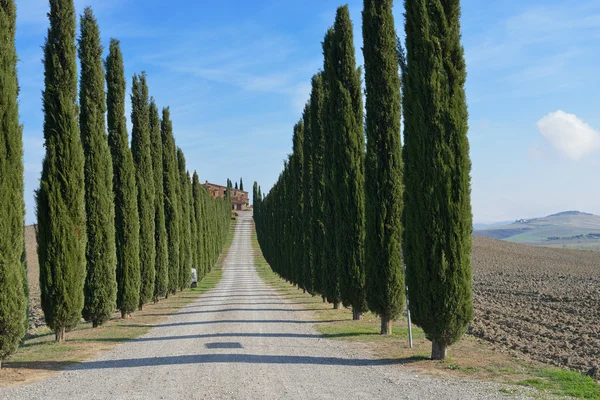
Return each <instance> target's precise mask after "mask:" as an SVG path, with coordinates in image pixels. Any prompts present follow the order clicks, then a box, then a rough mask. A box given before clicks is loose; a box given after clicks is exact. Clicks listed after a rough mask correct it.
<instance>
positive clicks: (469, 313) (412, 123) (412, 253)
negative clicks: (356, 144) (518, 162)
mask: <svg viewBox="0 0 600 400" xmlns="http://www.w3.org/2000/svg"><path fill="white" fill-rule="evenodd" d="M405 6H406V54H407V72H406V76H405V78H404V81H405V82H406V86H405V87H404V107H405V110H406V112H405V120H404V122H405V127H404V163H405V165H406V170H405V175H404V176H405V182H406V193H405V204H406V209H405V213H404V225H405V235H404V257H405V260H406V265H407V283H408V287H409V289H410V290H411V299H410V300H411V301H410V310H411V316H412V317H413V320H414V322H415V323H416V324H418V325H419V326H421V327H422V328H423V330H424V331H425V333H426V335H427V338H428V339H430V340H432V341H433V342H434V343H438V344H440V345H442V346H446V345H451V344H453V343H455V342H456V341H457V340H459V339H460V337H461V336H462V335H463V334H464V333H465V332H466V330H467V327H468V325H469V323H470V322H471V320H472V319H473V297H472V287H471V285H472V277H471V233H472V215H471V193H470V182H471V178H470V171H471V161H470V159H469V142H468V139H467V130H468V126H467V120H468V114H467V105H466V100H465V91H464V85H465V81H466V66H465V61H464V54H463V48H462V46H461V44H460V1H459V0H451V1H444V2H442V1H440V0H436V1H430V2H429V3H428V5H427V6H426V5H425V2H424V0H406V2H405ZM439 21H444V23H443V24H440V23H439ZM412 288H415V290H413V289H412Z"/></svg>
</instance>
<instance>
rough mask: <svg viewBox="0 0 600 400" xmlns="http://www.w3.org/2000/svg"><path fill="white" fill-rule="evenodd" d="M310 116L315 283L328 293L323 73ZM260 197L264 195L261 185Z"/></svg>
mask: <svg viewBox="0 0 600 400" xmlns="http://www.w3.org/2000/svg"><path fill="white" fill-rule="evenodd" d="M310 107H311V111H310V119H311V137H312V146H311V147H312V157H311V158H312V180H313V184H312V185H313V191H314V194H313V204H312V216H311V218H312V226H313V230H314V232H313V234H312V235H313V237H312V242H313V245H312V254H313V261H312V262H313V269H314V287H315V291H316V292H317V293H320V294H321V295H324V294H325V293H326V290H325V287H324V283H325V271H326V270H325V268H324V267H325V257H326V254H325V251H326V248H325V243H326V237H325V218H326V215H325V175H324V173H325V164H324V162H325V136H324V134H325V132H324V120H323V113H324V93H323V78H322V74H321V73H319V74H317V75H315V76H313V78H312V90H311V94H310ZM258 197H259V199H260V198H261V197H262V194H261V192H260V188H259V191H258Z"/></svg>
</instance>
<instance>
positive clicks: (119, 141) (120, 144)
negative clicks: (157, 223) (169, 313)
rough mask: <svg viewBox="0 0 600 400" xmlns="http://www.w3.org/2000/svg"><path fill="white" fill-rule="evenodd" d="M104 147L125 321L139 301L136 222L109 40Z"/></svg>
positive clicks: (121, 89)
mask: <svg viewBox="0 0 600 400" xmlns="http://www.w3.org/2000/svg"><path fill="white" fill-rule="evenodd" d="M106 86H107V89H108V90H107V97H106V98H107V110H108V114H107V121H108V144H109V147H110V152H111V155H112V162H113V174H114V176H113V190H114V199H115V200H114V201H115V221H114V224H115V238H116V248H117V271H116V275H117V308H118V309H119V310H121V316H122V317H123V318H126V317H127V316H128V315H129V314H131V313H132V312H133V311H135V309H136V308H137V307H138V305H139V298H140V243H139V240H140V239H139V238H140V219H139V214H138V203H137V202H138V199H137V197H138V190H137V185H136V182H135V166H134V164H133V156H132V154H131V149H130V148H129V138H128V135H127V124H126V119H125V72H124V68H123V55H122V53H121V47H120V44H119V41H118V40H116V39H111V41H110V49H109V54H108V57H107V58H106Z"/></svg>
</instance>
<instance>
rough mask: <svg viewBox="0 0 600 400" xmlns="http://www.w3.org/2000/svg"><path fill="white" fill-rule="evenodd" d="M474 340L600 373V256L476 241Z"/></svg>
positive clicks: (34, 288) (36, 301)
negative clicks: (598, 368) (599, 370)
mask: <svg viewBox="0 0 600 400" xmlns="http://www.w3.org/2000/svg"><path fill="white" fill-rule="evenodd" d="M25 238H26V247H27V261H28V266H29V271H28V272H29V273H28V275H29V287H30V291H31V293H30V302H31V307H30V308H31V313H30V331H29V333H34V332H35V331H36V330H37V329H38V328H40V327H43V326H44V322H43V318H44V317H43V312H42V310H41V307H40V289H39V268H38V260H37V251H36V250H37V249H36V240H35V230H34V227H33V226H28V227H26V230H25ZM473 295H474V306H475V319H474V321H473V324H472V326H471V328H470V331H469V333H470V334H472V335H474V336H476V337H478V338H481V339H483V340H485V341H488V342H490V343H492V344H493V345H494V346H495V347H496V348H497V350H499V351H508V352H511V353H514V354H517V355H525V356H527V357H529V358H531V359H533V360H536V361H541V362H544V363H548V364H552V365H557V366H563V367H568V368H572V369H576V370H580V371H583V372H587V371H588V370H589V369H591V368H592V367H594V366H600V365H599V364H600V252H591V251H580V250H565V249H550V248H544V247H533V246H526V245H520V244H514V243H509V242H503V241H499V240H494V239H488V238H484V237H478V236H475V237H473Z"/></svg>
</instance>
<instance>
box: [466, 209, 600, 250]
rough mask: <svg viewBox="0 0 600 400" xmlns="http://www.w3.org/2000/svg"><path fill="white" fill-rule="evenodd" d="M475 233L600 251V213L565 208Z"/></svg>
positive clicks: (533, 243)
mask: <svg viewBox="0 0 600 400" xmlns="http://www.w3.org/2000/svg"><path fill="white" fill-rule="evenodd" d="M474 233H475V235H478V236H484V237H489V238H492V239H500V240H506V241H510V242H515V243H523V244H530V245H536V246H549V247H568V248H580V249H589V250H600V216H598V215H593V214H589V213H584V212H580V211H565V212H560V213H557V214H552V215H549V216H547V217H543V218H533V219H520V220H517V221H515V222H513V223H511V224H508V225H502V226H495V227H488V228H486V229H482V230H476V231H475V232H474Z"/></svg>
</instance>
